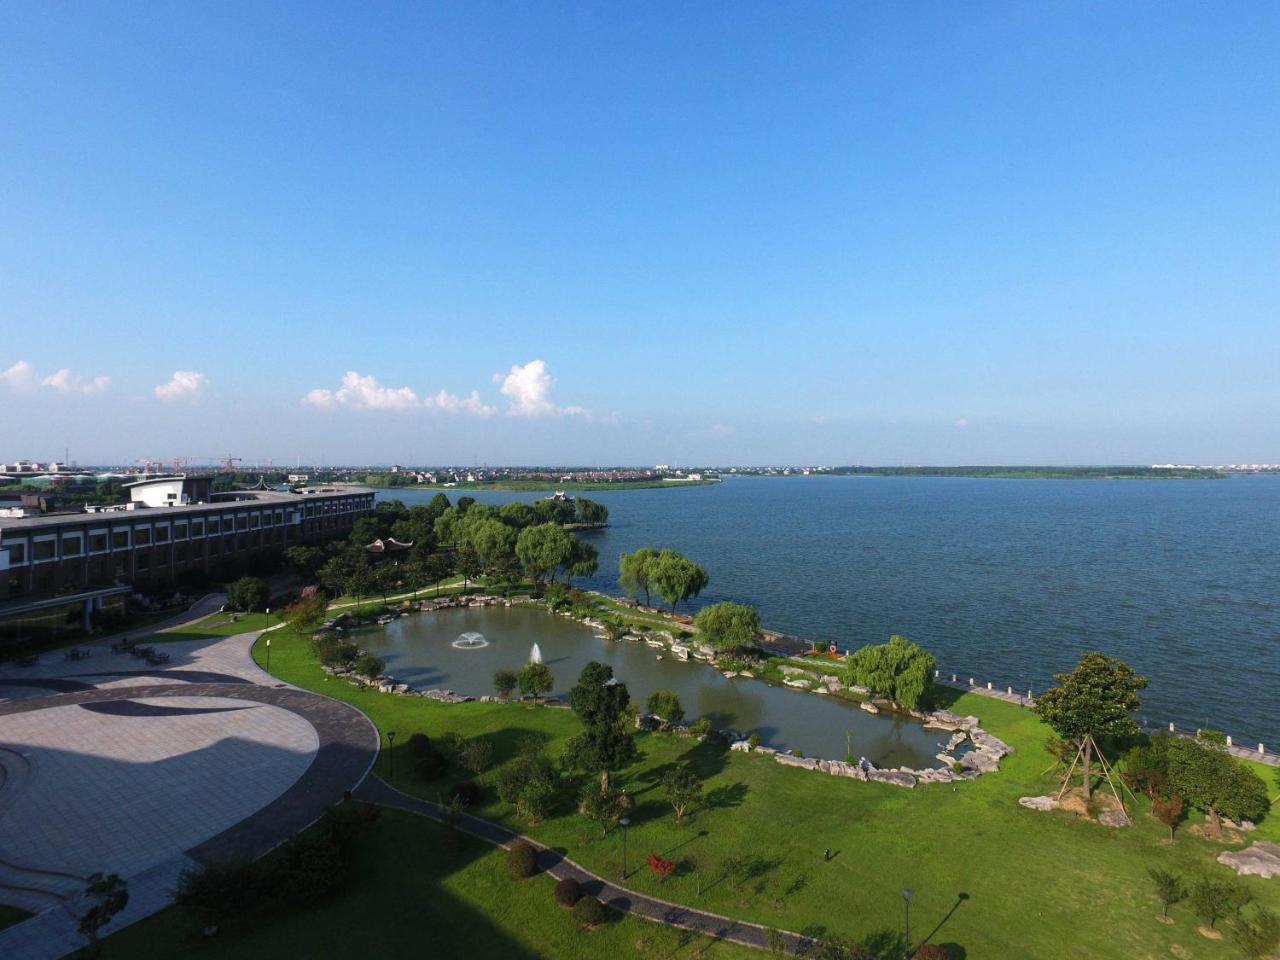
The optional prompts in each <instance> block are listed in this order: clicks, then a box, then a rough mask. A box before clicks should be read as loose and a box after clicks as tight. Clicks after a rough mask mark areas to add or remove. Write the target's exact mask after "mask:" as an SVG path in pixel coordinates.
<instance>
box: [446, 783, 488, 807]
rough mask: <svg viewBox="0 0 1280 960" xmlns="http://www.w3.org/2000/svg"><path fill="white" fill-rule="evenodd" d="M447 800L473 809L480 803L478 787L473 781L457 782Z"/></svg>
mask: <svg viewBox="0 0 1280 960" xmlns="http://www.w3.org/2000/svg"><path fill="white" fill-rule="evenodd" d="M449 799H450V800H456V801H457V802H458V803H460V804H462V805H463V806H464V807H474V806H475V805H476V804H477V803H479V802H480V787H479V785H478V784H477V783H476V782H475V781H474V780H459V781H458V782H457V783H455V784H454V785H453V789H452V790H450V791H449Z"/></svg>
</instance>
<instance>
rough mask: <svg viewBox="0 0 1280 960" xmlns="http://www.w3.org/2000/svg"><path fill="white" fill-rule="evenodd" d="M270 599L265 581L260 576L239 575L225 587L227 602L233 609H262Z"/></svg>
mask: <svg viewBox="0 0 1280 960" xmlns="http://www.w3.org/2000/svg"><path fill="white" fill-rule="evenodd" d="M270 599H271V595H270V593H268V591H267V582H266V581H265V580H263V579H261V578H260V577H241V578H240V579H239V580H237V581H236V582H235V583H233V584H231V585H230V586H229V587H227V602H228V603H229V604H231V607H232V609H233V610H244V611H249V610H264V609H266V606H267V601H268V600H270Z"/></svg>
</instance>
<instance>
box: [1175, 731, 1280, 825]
mask: <svg viewBox="0 0 1280 960" xmlns="http://www.w3.org/2000/svg"><path fill="white" fill-rule="evenodd" d="M1168 763H1169V785H1170V786H1171V787H1172V788H1173V789H1174V790H1176V791H1178V793H1179V794H1181V795H1182V797H1183V799H1184V800H1185V801H1186V802H1187V803H1190V804H1191V805H1192V806H1194V807H1196V808H1197V809H1199V810H1203V811H1204V814H1205V816H1206V817H1207V818H1208V820H1209V829H1210V830H1211V832H1212V833H1214V834H1215V835H1220V834H1221V833H1222V819H1221V818H1222V817H1223V816H1226V817H1230V818H1231V819H1232V820H1241V819H1247V820H1260V819H1261V818H1262V817H1263V815H1264V814H1265V813H1266V812H1267V807H1268V806H1269V805H1270V804H1269V803H1268V799H1267V785H1266V784H1265V783H1264V782H1263V781H1262V778H1261V777H1259V776H1258V775H1257V774H1256V773H1254V772H1253V771H1252V770H1250V769H1249V768H1248V767H1246V766H1245V765H1244V764H1243V763H1240V762H1239V761H1238V760H1236V759H1235V758H1234V757H1232V756H1231V754H1229V753H1227V748H1226V743H1225V741H1224V740H1223V739H1222V737H1221V735H1220V734H1217V733H1216V732H1214V731H1210V730H1206V731H1204V732H1203V733H1202V734H1201V735H1200V736H1199V737H1195V738H1192V737H1175V738H1173V739H1172V740H1171V741H1170V743H1169V745H1168Z"/></svg>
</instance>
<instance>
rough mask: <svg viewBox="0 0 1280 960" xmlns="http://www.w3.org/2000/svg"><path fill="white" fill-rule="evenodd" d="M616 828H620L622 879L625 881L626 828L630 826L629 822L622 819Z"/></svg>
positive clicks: (627, 819) (624, 818)
mask: <svg viewBox="0 0 1280 960" xmlns="http://www.w3.org/2000/svg"><path fill="white" fill-rule="evenodd" d="M618 826H620V827H622V879H623V880H626V879H627V827H629V826H631V820H630V819H629V818H627V817H623V818H622V819H621V820H619V821H618Z"/></svg>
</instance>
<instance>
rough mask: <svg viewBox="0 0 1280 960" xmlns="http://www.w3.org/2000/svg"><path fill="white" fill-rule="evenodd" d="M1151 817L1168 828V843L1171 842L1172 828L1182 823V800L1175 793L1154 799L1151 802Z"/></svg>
mask: <svg viewBox="0 0 1280 960" xmlns="http://www.w3.org/2000/svg"><path fill="white" fill-rule="evenodd" d="M1151 815H1152V816H1153V817H1155V818H1156V819H1157V820H1159V821H1160V822H1161V823H1163V824H1164V825H1165V826H1166V827H1168V828H1169V842H1170V843H1172V842H1173V831H1174V828H1176V827H1177V826H1178V824H1179V823H1180V822H1181V821H1182V798H1181V797H1180V796H1178V795H1177V794H1176V793H1175V794H1173V795H1172V796H1169V797H1155V798H1154V799H1153V800H1152V801H1151Z"/></svg>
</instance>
